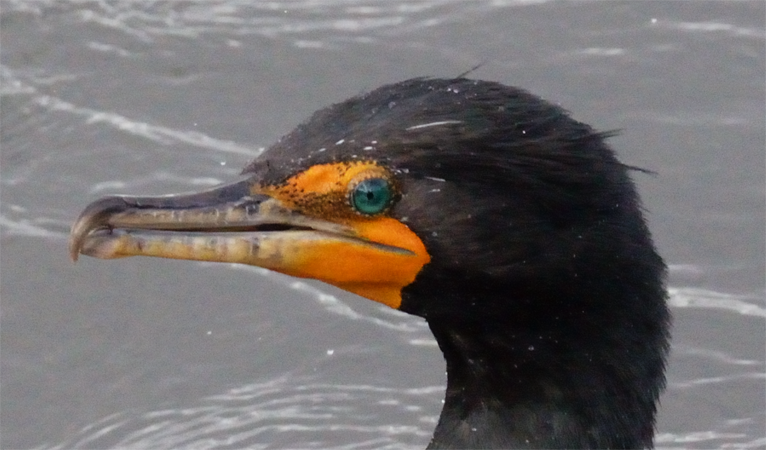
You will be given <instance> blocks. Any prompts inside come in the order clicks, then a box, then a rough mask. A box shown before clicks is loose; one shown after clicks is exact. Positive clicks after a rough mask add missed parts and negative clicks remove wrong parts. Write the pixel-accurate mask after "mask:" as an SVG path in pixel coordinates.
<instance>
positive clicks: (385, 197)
mask: <svg viewBox="0 0 766 450" xmlns="http://www.w3.org/2000/svg"><path fill="white" fill-rule="evenodd" d="M351 200H352V204H353V205H354V208H355V209H356V210H357V211H359V212H360V213H362V214H377V213H379V212H381V211H383V210H385V209H386V208H387V207H388V204H389V202H390V201H391V186H390V185H389V184H388V181H386V180H384V179H382V178H370V179H368V180H364V181H362V182H361V183H359V184H358V185H357V186H356V188H355V189H354V193H353V194H352V198H351Z"/></svg>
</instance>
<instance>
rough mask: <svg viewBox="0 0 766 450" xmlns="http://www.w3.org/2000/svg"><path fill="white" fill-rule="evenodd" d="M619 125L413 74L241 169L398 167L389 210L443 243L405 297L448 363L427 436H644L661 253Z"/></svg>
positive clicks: (566, 441)
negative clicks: (618, 153) (599, 127)
mask: <svg viewBox="0 0 766 450" xmlns="http://www.w3.org/2000/svg"><path fill="white" fill-rule="evenodd" d="M608 136H609V133H599V132H597V131H594V130H593V129H591V128H590V127H589V126H588V125H585V124H583V123H580V122H577V121H575V120H573V119H572V118H571V117H569V115H568V114H567V113H566V111H564V110H563V109H562V108H560V107H558V106H556V105H553V104H550V103H547V102H545V101H543V100H541V99H539V98H537V97H535V96H533V95H532V94H529V93H527V92H525V91H523V90H520V89H516V88H512V87H507V86H503V85H501V84H498V83H491V82H484V81H474V80H467V79H451V80H441V79H413V80H408V81H404V82H401V83H396V84H392V85H388V86H383V87H381V88H379V89H376V90H375V91H372V92H370V93H368V94H365V95H361V96H359V97H354V98H352V99H349V100H347V101H345V102H342V103H338V104H336V105H333V106H331V107H329V108H326V109H324V110H321V111H319V112H317V113H316V114H314V116H312V117H311V119H310V120H309V121H308V122H306V123H305V124H303V125H301V126H299V127H298V128H297V129H296V130H295V131H293V132H292V133H291V134H289V135H287V136H286V137H284V138H283V139H282V140H280V142H278V143H277V144H275V145H274V146H273V147H272V148H271V149H270V150H269V151H268V152H267V153H265V154H264V155H263V156H262V157H261V158H259V160H256V161H255V162H254V163H253V164H251V165H250V166H248V168H246V169H245V171H246V172H258V173H259V174H261V176H262V177H263V178H264V179H265V181H266V182H278V181H280V180H283V179H285V178H287V177H288V176H290V175H292V174H293V173H295V172H296V171H298V170H302V169H305V168H307V167H309V166H311V165H313V164H318V163H323V162H329V161H340V160H355V159H373V160H376V161H379V162H380V163H382V164H385V165H386V166H388V167H390V168H391V169H392V170H393V171H394V172H395V173H397V177H398V178H399V179H400V181H401V184H402V191H403V196H402V198H401V200H400V201H399V202H398V203H397V204H396V205H395V206H394V207H393V209H392V211H391V214H392V216H394V217H396V218H398V219H400V220H401V221H403V222H405V223H407V225H408V226H410V228H411V229H412V230H413V231H415V232H416V233H417V234H418V236H419V237H420V238H421V239H422V240H423V242H424V243H425V245H426V247H427V249H428V251H429V253H430V254H431V257H432V261H431V263H430V264H428V265H427V266H425V267H424V269H423V270H422V271H421V273H420V274H419V275H418V277H417V279H416V280H415V282H414V283H413V284H411V285H410V286H407V287H405V289H404V291H403V299H404V301H403V304H402V307H401V309H402V310H404V311H406V312H410V313H412V314H416V315H419V316H422V317H425V318H426V320H428V322H429V325H430V326H431V329H432V331H433V332H434V336H435V337H436V340H437V342H438V343H439V346H440V348H441V349H442V351H443V352H444V355H445V359H446V362H447V368H448V388H447V397H446V402H445V408H444V411H443V413H442V416H441V418H440V422H439V425H438V426H437V429H436V432H435V436H434V441H433V442H432V446H433V447H453V448H468V447H479V448H486V447H490V446H502V447H525V448H526V447H538V448H558V447H580V448H582V447H591V448H636V447H647V446H651V445H652V435H653V427H654V416H655V411H656V402H657V398H658V396H659V393H660V391H661V390H662V388H663V386H664V361H665V357H666V354H667V349H668V335H669V333H668V328H669V321H670V319H669V313H668V310H667V307H666V304H665V298H666V293H665V287H664V276H665V266H664V263H663V261H662V259H661V258H660V256H659V255H658V254H657V252H656V251H655V249H654V245H653V243H652V240H651V236H650V233H649V231H648V229H647V227H646V224H645V221H644V218H643V215H642V212H641V204H640V200H639V197H638V195H637V193H636V190H635V187H634V185H633V182H632V181H631V179H630V177H629V174H628V169H629V168H628V167H627V166H625V165H623V164H622V163H620V162H619V161H618V160H617V158H616V157H615V154H614V152H613V151H612V149H610V148H609V146H608V145H607V144H606V143H605V138H607V137H608ZM265 161H268V162H269V164H268V166H267V165H266V163H265Z"/></svg>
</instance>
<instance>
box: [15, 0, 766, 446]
mask: <svg viewBox="0 0 766 450" xmlns="http://www.w3.org/2000/svg"><path fill="white" fill-rule="evenodd" d="M765 4H766V3H764V2H763V1H738V2H722V1H718V2H716V1H710V2H701V1H630V2H590V1H577V2H558V1H551V2H546V1H521V0H507V1H500V0H496V1H479V0H477V1H470V0H463V1H459V0H428V1H418V2H415V1H409V2H405V1H385V0H378V1H375V0H313V1H310V0H296V1H271V2H256V1H238V0H196V1H193V0H189V1H175V2H160V1H149V0H115V1H75V0H3V1H0V32H1V36H0V37H1V40H0V45H1V49H0V52H1V53H0V56H1V60H0V83H1V85H0V102H1V103H0V105H1V106H2V115H1V119H2V129H1V131H2V133H1V138H2V139H1V141H0V142H1V144H2V147H1V153H0V188H1V189H2V191H1V202H0V296H1V300H2V303H1V304H0V313H1V314H2V316H1V317H0V344H1V346H0V350H1V352H0V438H1V439H2V443H1V445H2V448H8V449H22V448H24V449H26V448H39V449H50V448H99V449H104V448H149V449H170V448H194V449H209V448H243V447H249V448H283V447H302V448H308V447H315V448H348V449H357V448H421V447H424V446H425V445H426V444H427V442H428V440H429V437H430V435H431V432H432V429H433V427H434V425H435V421H436V418H437V416H438V413H439V411H440V408H441V399H442V396H443V389H444V384H445V375H444V363H443V360H442V356H441V354H440V352H439V350H438V348H437V347H436V346H435V343H434V341H433V339H432V338H431V335H430V333H429V331H428V329H427V327H426V326H425V324H424V322H423V321H422V320H420V319H418V318H415V317H410V316H407V315H404V314H401V313H398V312H395V311H392V310H389V309H386V308H384V307H381V306H379V305H377V304H375V303H373V302H370V301H367V300H363V299H361V298H358V297H355V296H353V295H351V294H348V293H345V292H342V291H340V290H338V289H335V288H332V287H329V286H327V285H324V284H322V283H319V282H314V281H305V280H296V279H291V278H288V277H285V276H281V275H277V274H272V273H268V272H265V271H263V270H258V269H253V268H248V267H241V266H240V267H238V266H233V265H223V264H203V263H190V262H183V261H170V260H157V259H150V258H130V259H125V260H120V261H100V260H95V259H92V258H82V259H81V260H80V262H79V263H78V264H77V265H73V264H72V263H71V261H69V259H68V255H67V249H66V238H67V234H68V229H69V226H70V225H71V222H72V221H73V220H74V219H75V217H76V216H77V214H78V213H79V212H80V210H81V209H82V208H83V207H84V206H85V205H86V204H87V203H89V202H90V201H92V200H94V199H96V198H97V197H99V196H102V195H106V194H112V193H131V194H163V193H171V192H179V191H188V190H195V189H200V188H205V187H208V186H212V185H214V184H217V183H219V182H223V181H227V180H230V179H232V178H233V177H234V176H235V174H237V173H238V171H239V170H240V168H241V167H242V166H244V165H245V164H246V163H247V162H248V161H249V160H250V159H251V158H253V157H254V156H255V155H257V154H258V153H259V152H260V151H261V149H262V148H263V147H267V146H268V145H270V144H271V143H272V142H274V141H275V140H276V139H278V138H279V137H280V136H281V135H283V134H285V133H287V132H289V131H290V130H291V129H292V128H293V127H294V126H295V125H297V124H298V123H300V122H301V121H302V120H304V119H305V118H307V117H308V116H309V115H310V114H311V113H312V112H313V111H314V110H316V109H318V108H321V107H323V106H326V105H328V104H330V103H332V102H337V101H340V100H342V99H344V98H346V97H349V96H351V95H355V94H358V93H361V92H364V91H366V90H370V89H373V88H375V87H377V86H378V85H381V84H383V83H389V82H395V81H399V80H402V79H406V78H409V77H414V76H438V77H450V76H456V75H458V74H460V73H462V72H464V71H466V70H468V69H470V68H471V67H473V66H475V65H477V64H480V63H483V65H482V66H481V67H480V68H479V69H478V70H476V71H474V72H472V73H471V74H470V76H471V77H475V78H481V79H487V80H495V81H500V82H503V83H506V84H510V85H516V86H521V87H524V88H526V89H528V90H530V91H532V92H534V93H536V94H538V95H540V96H542V97H544V98H546V99H549V100H551V101H554V102H557V103H559V104H560V105H562V106H564V107H565V108H566V109H568V110H570V111H571V112H572V114H573V116H574V117H575V118H576V119H578V120H581V121H584V122H588V123H590V124H592V125H593V126H594V127H596V128H597V129H600V130H612V129H620V130H622V132H621V134H620V135H619V136H617V137H615V138H612V139H611V140H610V142H611V144H612V145H613V146H614V148H615V149H617V151H618V153H619V155H620V157H621V159H622V160H623V161H624V162H626V163H628V164H632V165H637V166H641V167H645V168H648V169H651V170H654V171H656V172H657V175H656V176H651V175H642V174H637V175H636V181H637V184H638V186H639V189H640V191H641V193H642V195H643V199H644V203H645V206H646V209H647V216H648V219H649V222H650V226H651V228H652V230H653V233H654V236H655V238H656V242H657V245H658V247H659V249H660V251H661V253H662V254H663V256H664V257H665V258H666V260H667V262H668V263H669V265H670V289H671V304H672V310H673V314H674V316H675V327H674V340H673V350H672V355H671V359H670V364H669V370H668V389H667V392H666V393H665V395H664V396H663V398H662V405H661V413H660V416H659V423H658V433H657V444H658V446H660V447H665V448H689V447H691V448H764V447H766V430H765V428H766V425H765V423H766V393H765V392H766V389H765V387H766V376H765V375H764V373H765V371H766V367H765V366H766V364H765V360H766V357H765V356H764V355H765V353H766V348H765V347H766V345H765V344H764V342H766V338H765V333H764V330H765V321H766V295H765V294H764V273H765V270H766V269H765V268H764V260H765V257H764V248H765V246H766V243H765V242H764V241H765V238H764V236H765V230H764V217H765V215H766V212H765V210H764V203H765V201H764V199H765V195H764V187H765V186H764V184H765V181H764V178H765V175H764V171H765V169H764V167H765V164H764V156H765V150H764V149H765V148H766V140H765V138H764V135H765V131H764V121H765V118H766V111H765V107H764V105H765V104H766V101H765V96H764V80H765V78H766V74H765V71H766V69H764V67H766V57H765V56H764V55H765V54H766V51H765V42H766V41H765V37H764V35H765V32H764V23H766V7H765V6H764V5H765Z"/></svg>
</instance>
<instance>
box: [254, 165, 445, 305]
mask: <svg viewBox="0 0 766 450" xmlns="http://www.w3.org/2000/svg"><path fill="white" fill-rule="evenodd" d="M369 178H383V179H386V180H388V181H389V182H390V183H391V186H392V187H393V188H394V191H395V192H394V198H395V199H396V198H398V197H399V196H400V195H401V194H400V192H399V190H398V186H397V184H396V180H395V178H394V177H393V176H392V174H391V173H390V172H389V171H388V170H387V169H386V168H384V167H382V166H380V165H378V164H377V163H375V162H367V161H361V162H350V163H331V164H320V165H315V166H312V167H310V168H309V169H307V170H305V171H303V172H300V173H298V174H297V175H294V176H293V177H291V178H289V179H287V180H286V181H285V182H284V183H282V184H280V185H276V186H260V185H256V186H254V187H253V193H258V194H265V195H268V196H269V197H271V198H273V199H276V200H278V201H279V202H280V203H281V204H282V205H283V206H285V207H286V208H289V209H291V210H294V211H297V212H300V213H301V214H305V215H309V216H313V217H316V218H320V219H324V220H328V221H332V222H335V223H339V224H343V225H345V226H347V227H348V228H350V229H351V230H353V232H354V235H355V236H356V237H358V238H361V239H363V240H366V241H369V242H372V243H377V244H383V245H386V246H390V247H396V248H399V249H403V250H407V251H408V252H409V253H411V254H410V255H405V254H402V253H399V252H391V251H384V250H381V249H374V248H371V247H368V246H364V248H362V247H361V246H355V245H350V244H349V243H346V242H326V243H319V242H317V243H315V244H312V245H311V246H310V248H304V249H301V250H300V251H296V256H297V255H300V258H296V260H294V261H293V264H291V267H289V268H286V270H280V272H284V273H287V274H289V275H292V276H297V277H303V278H315V279H318V280H322V281H325V282H326V283H329V284H332V285H335V286H337V287H340V288H341V289H344V290H347V291H349V292H353V293H355V294H358V295H361V296H362V297H366V298H369V299H371V300H375V301H378V302H380V303H383V304H386V305H388V306H390V307H392V308H398V307H399V305H400V304H401V300H402V299H401V290H402V288H404V287H405V286H407V285H408V284H410V283H412V282H413V281H414V280H415V277H416V276H417V274H418V272H420V270H421V269H422V267H423V266H424V265H425V264H427V263H428V262H429V261H430V260H431V257H430V256H429V254H428V252H427V251H426V248H425V246H424V245H423V242H422V241H421V240H420V238H418V236H417V235H416V234H415V233H413V232H412V230H410V229H409V227H408V226H407V225H405V224H403V223H402V222H400V221H398V220H396V219H394V218H391V217H388V216H386V215H385V212H383V213H381V214H377V215H374V216H367V215H364V214H361V213H359V212H356V211H355V210H354V209H353V207H352V206H351V203H350V201H349V198H350V193H351V192H352V191H353V189H354V187H355V186H356V185H357V184H358V183H360V182H361V181H363V180H366V179H369Z"/></svg>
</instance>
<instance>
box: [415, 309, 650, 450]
mask: <svg viewBox="0 0 766 450" xmlns="http://www.w3.org/2000/svg"><path fill="white" fill-rule="evenodd" d="M557 319H561V318H560V317H559V318H557ZM574 321H575V322H576V321H577V319H575V320H574ZM552 322H557V321H555V320H553V318H552V317H551V320H550V322H549V324H548V325H549V326H552V327H555V329H553V328H551V329H548V330H542V329H534V327H526V328H525V327H524V326H523V324H520V323H519V322H518V321H516V320H499V319H498V320H496V321H494V322H493V321H492V320H490V319H489V318H486V317H485V318H484V319H483V320H482V321H480V322H479V321H475V322H471V321H465V320H460V321H454V320H444V319H439V318H430V319H429V325H430V327H431V330H432V332H433V334H434V336H435V338H436V340H437V342H438V344H439V347H440V348H441V350H442V352H443V353H444V357H445V359H446V363H447V390H446V397H445V401H444V408H443V410H442V413H441V416H440V418H439V423H438V425H437V427H436V430H435V432H434V437H433V439H432V441H431V443H430V445H429V447H428V448H429V449H435V448H646V447H651V446H652V436H653V428H654V413H655V408H656V407H655V401H656V399H657V396H658V393H659V390H660V389H661V386H662V384H663V379H662V373H661V372H662V364H663V363H662V361H661V356H659V355H654V354H653V352H648V354H649V355H650V357H653V359H654V360H653V361H650V362H649V363H648V364H645V363H646V361H647V360H646V356H647V352H644V354H631V348H630V347H631V346H630V345H628V346H627V347H626V346H624V345H622V344H621V343H620V342H619V339H618V340H614V339H612V337H613V336H614V333H615V332H616V329H613V330H609V329H601V330H595V331H596V332H587V331H584V332H583V330H578V329H576V328H575V329H573V328H572V323H566V321H562V320H559V321H558V323H552ZM557 325H558V326H557ZM621 326H623V327H624V326H625V325H621ZM606 328H608V327H606ZM610 334H611V335H610ZM618 336H619V334H618ZM644 345H652V342H647V343H644ZM620 354H621V355H622V356H620ZM632 358H635V361H632ZM650 359H651V358H650Z"/></svg>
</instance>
